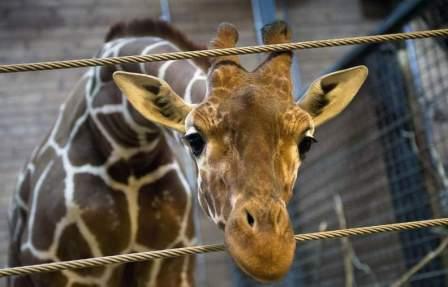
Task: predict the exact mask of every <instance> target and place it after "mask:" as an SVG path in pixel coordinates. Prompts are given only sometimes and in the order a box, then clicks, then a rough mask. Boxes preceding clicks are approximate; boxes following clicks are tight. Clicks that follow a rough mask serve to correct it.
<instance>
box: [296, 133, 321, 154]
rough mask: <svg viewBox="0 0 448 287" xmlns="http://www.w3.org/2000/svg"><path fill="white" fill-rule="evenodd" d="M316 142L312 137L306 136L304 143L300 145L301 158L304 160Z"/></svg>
mask: <svg viewBox="0 0 448 287" xmlns="http://www.w3.org/2000/svg"><path fill="white" fill-rule="evenodd" d="M316 142H317V140H316V139H315V138H313V137H312V136H304V137H303V139H302V141H301V142H300V143H299V154H300V158H302V159H304V158H305V154H306V153H307V152H308V151H309V150H310V149H311V145H312V144H313V143H316Z"/></svg>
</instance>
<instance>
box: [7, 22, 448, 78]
mask: <svg viewBox="0 0 448 287" xmlns="http://www.w3.org/2000/svg"><path fill="white" fill-rule="evenodd" d="M446 36H448V29H439V30H427V31H417V32H407V33H396V34H384V35H372V36H361V37H348V38H339V39H330V40H316V41H305V42H296V43H284V44H273V45H261V46H247V47H239V48H225V49H212V50H199V51H181V52H172V53H161V54H150V55H134V56H123V57H110V58H91V59H79V60H65V61H53V62H37V63H28V64H9V65H0V73H15V72H26V71H42V70H56V69H70V68H82V67H93V66H105V65H117V64H126V63H143V62H157V61H167V60H184V59H191V58H200V57H218V56H229V55H246V54H255V53H266V52H281V51H289V50H295V49H300V50H302V49H313V48H325V47H335V46H347V45H359V44H372V43H380V42H386V41H397V40H409V39H421V38H429V37H446Z"/></svg>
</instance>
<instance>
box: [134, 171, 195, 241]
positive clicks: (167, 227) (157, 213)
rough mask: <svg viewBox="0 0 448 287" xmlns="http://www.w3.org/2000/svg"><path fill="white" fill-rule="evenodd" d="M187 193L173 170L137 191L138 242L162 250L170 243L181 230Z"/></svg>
mask: <svg viewBox="0 0 448 287" xmlns="http://www.w3.org/2000/svg"><path fill="white" fill-rule="evenodd" d="M186 203H187V194H186V193H185V190H184V188H183V186H182V184H181V182H180V179H179V177H178V175H177V173H176V171H175V170H173V171H170V172H168V173H167V174H166V175H165V176H164V177H162V178H161V179H159V180H157V181H155V182H153V183H151V184H148V185H145V186H143V187H142V188H141V189H140V191H139V197H138V205H139V206H140V210H139V219H138V225H139V228H138V233H137V242H138V243H140V244H143V245H144V246H147V247H149V248H153V249H163V248H165V247H166V245H167V243H169V242H173V241H174V239H175V238H176V237H177V235H178V232H179V230H180V227H181V222H182V219H183V215H184V211H185V208H186Z"/></svg>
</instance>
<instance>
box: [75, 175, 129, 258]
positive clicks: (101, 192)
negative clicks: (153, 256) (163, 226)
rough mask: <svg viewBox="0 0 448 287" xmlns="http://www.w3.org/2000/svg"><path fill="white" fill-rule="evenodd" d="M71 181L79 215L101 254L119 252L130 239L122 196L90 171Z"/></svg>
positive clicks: (125, 204) (123, 196) (124, 201)
mask: <svg viewBox="0 0 448 287" xmlns="http://www.w3.org/2000/svg"><path fill="white" fill-rule="evenodd" d="M74 182H75V189H76V191H77V192H76V193H75V202H76V203H77V204H79V206H80V207H81V218H82V219H83V220H84V222H85V223H86V225H87V227H88V228H89V230H90V231H91V232H92V233H93V234H94V235H95V238H96V239H97V242H98V243H99V246H100V249H101V251H102V253H103V254H104V255H113V254H118V253H120V252H121V251H123V250H124V249H125V248H126V247H127V246H128V244H129V240H130V218H129V210H128V204H127V200H126V196H125V195H124V194H123V193H122V192H121V191H117V190H114V189H112V188H111V187H109V186H108V185H107V184H106V183H105V182H104V181H103V180H102V179H101V178H99V177H96V176H93V175H91V174H87V173H83V174H77V175H76V176H75V179H74Z"/></svg>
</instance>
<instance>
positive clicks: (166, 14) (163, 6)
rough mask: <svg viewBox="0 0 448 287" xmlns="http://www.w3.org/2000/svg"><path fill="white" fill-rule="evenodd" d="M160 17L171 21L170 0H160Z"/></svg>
mask: <svg viewBox="0 0 448 287" xmlns="http://www.w3.org/2000/svg"><path fill="white" fill-rule="evenodd" d="M160 14H161V15H160V19H162V20H165V21H167V22H171V12H170V3H169V0H160Z"/></svg>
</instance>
